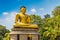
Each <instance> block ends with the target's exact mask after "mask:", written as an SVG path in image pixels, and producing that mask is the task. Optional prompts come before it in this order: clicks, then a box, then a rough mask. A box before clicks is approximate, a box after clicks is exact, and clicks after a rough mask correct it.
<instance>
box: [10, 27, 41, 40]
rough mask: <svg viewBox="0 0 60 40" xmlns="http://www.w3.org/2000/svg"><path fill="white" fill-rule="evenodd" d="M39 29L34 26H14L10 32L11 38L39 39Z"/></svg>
mask: <svg viewBox="0 0 60 40" xmlns="http://www.w3.org/2000/svg"><path fill="white" fill-rule="evenodd" d="M37 30H38V29H32V28H13V29H12V31H11V32H10V40H39V39H40V35H39V33H38V32H37Z"/></svg>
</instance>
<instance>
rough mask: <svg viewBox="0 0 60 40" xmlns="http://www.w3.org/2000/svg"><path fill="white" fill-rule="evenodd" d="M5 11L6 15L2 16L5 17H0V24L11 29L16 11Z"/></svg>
mask: <svg viewBox="0 0 60 40" xmlns="http://www.w3.org/2000/svg"><path fill="white" fill-rule="evenodd" d="M3 13H4V12H3ZM7 13H8V15H7V16H6V17H5V16H4V17H5V18H2V19H1V20H0V24H1V25H4V26H6V27H7V28H8V29H11V28H12V27H13V23H14V20H15V15H16V13H17V12H7Z"/></svg>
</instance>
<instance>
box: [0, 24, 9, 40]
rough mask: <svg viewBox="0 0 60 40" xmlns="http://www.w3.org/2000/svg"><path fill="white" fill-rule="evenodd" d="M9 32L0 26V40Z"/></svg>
mask: <svg viewBox="0 0 60 40" xmlns="http://www.w3.org/2000/svg"><path fill="white" fill-rule="evenodd" d="M9 32H10V31H9V30H8V29H6V27H5V26H2V25H0V40H4V38H5V37H6V36H7V35H6V33H9Z"/></svg>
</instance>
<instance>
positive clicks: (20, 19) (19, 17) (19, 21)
mask: <svg viewBox="0 0 60 40" xmlns="http://www.w3.org/2000/svg"><path fill="white" fill-rule="evenodd" d="M25 12H26V7H24V6H22V7H21V8H20V13H19V14H16V18H15V23H14V25H13V26H14V27H26V28H38V26H37V25H36V24H30V16H29V15H27V14H25Z"/></svg>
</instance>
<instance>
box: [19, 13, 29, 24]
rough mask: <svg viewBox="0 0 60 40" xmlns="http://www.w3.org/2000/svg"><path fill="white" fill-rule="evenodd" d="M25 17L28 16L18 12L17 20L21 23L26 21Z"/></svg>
mask: <svg viewBox="0 0 60 40" xmlns="http://www.w3.org/2000/svg"><path fill="white" fill-rule="evenodd" d="M27 18H28V16H27V15H26V14H25V15H24V14H22V13H20V14H19V21H20V22H21V23H27Z"/></svg>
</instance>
